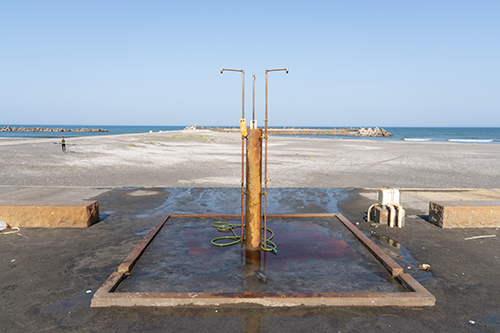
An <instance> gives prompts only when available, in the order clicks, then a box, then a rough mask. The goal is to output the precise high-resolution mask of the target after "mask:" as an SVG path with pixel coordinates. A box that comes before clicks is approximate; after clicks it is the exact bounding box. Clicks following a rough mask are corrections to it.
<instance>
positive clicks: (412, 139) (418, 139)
mask: <svg viewBox="0 0 500 333" xmlns="http://www.w3.org/2000/svg"><path fill="white" fill-rule="evenodd" d="M404 140H405V141H419V142H421V141H432V139H420V138H404Z"/></svg>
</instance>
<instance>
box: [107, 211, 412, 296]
mask: <svg viewBox="0 0 500 333" xmlns="http://www.w3.org/2000/svg"><path fill="white" fill-rule="evenodd" d="M212 222H214V220H208V219H207V220H204V219H187V218H171V219H170V220H169V221H168V225H165V226H164V227H163V229H162V230H161V231H160V232H159V234H158V235H157V236H156V238H155V240H154V241H153V242H152V244H150V245H149V246H148V248H147V249H146V251H145V253H144V254H143V256H142V257H141V258H140V259H139V261H138V263H137V264H136V266H135V267H134V269H133V270H132V273H131V274H130V275H129V276H128V277H127V279H125V280H124V281H123V282H122V283H121V284H120V285H119V286H118V289H117V291H118V292H146V291H149V292H241V291H250V292H394V291H404V289H403V288H402V287H401V286H400V285H399V284H397V283H395V281H394V279H393V278H392V277H391V276H390V275H389V274H388V273H387V271H386V269H385V268H384V267H383V266H382V265H381V264H380V263H379V262H378V261H376V259H374V257H373V256H372V255H371V253H370V252H369V251H368V250H366V248H365V247H364V246H363V245H361V244H360V243H359V242H358V241H357V240H356V239H355V238H354V236H353V235H352V234H351V233H350V232H349V231H348V230H347V229H346V228H345V227H344V226H343V225H342V224H341V223H340V221H338V220H337V219H336V218H334V219H330V220H327V219H321V218H310V219H300V220H298V219H273V220H269V221H268V226H269V228H271V229H273V231H274V232H275V238H274V239H273V241H274V242H275V243H276V244H277V249H278V252H277V255H274V254H271V253H265V252H261V251H257V252H256V253H257V256H256V257H255V256H252V255H248V254H247V253H246V252H245V251H241V250H240V245H239V244H237V245H234V246H229V247H215V246H213V245H212V244H211V240H212V239H213V238H215V237H219V236H221V235H226V234H221V233H219V232H217V230H216V229H215V228H212V227H211V226H210V224H211V223H212ZM226 222H230V223H238V221H226ZM237 233H239V230H237ZM251 253H254V254H255V252H251ZM259 269H260V270H262V271H264V272H265V275H266V276H267V278H268V280H267V283H263V282H262V281H260V280H259V279H258V277H257V276H256V275H255V274H254V272H255V271H256V270H259Z"/></svg>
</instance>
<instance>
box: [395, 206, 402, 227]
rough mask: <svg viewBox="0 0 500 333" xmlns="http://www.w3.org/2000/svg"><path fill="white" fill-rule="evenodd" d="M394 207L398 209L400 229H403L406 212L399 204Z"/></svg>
mask: <svg viewBox="0 0 500 333" xmlns="http://www.w3.org/2000/svg"><path fill="white" fill-rule="evenodd" d="M394 206H395V207H396V208H397V209H398V228H402V227H403V212H404V209H403V206H401V205H399V204H394Z"/></svg>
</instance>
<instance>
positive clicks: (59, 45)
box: [0, 0, 500, 127]
mask: <svg viewBox="0 0 500 333" xmlns="http://www.w3.org/2000/svg"><path fill="white" fill-rule="evenodd" d="M221 67H229V68H241V69H244V70H245V76H246V82H245V86H246V89H245V102H246V103H245V111H246V114H247V115H251V110H252V80H251V77H252V73H255V74H256V77H257V80H256V113H257V117H256V118H257V119H258V122H259V125H261V124H262V119H263V118H264V97H265V85H264V83H265V75H264V72H265V70H266V69H268V68H277V67H288V68H289V69H290V73H289V74H288V75H287V74H285V73H284V72H274V73H270V74H269V124H270V125H286V126H290V125H295V126H382V127H390V126H492V127H500V1H498V0H491V1H488V0H482V1H472V0H471V1H459V0H450V1H400V0H398V1H373V0H370V1H360V0H357V1H348V0H344V1H334V0H328V1H290V0H288V1H273V0H267V1H255V0H252V1H123V0H121V1H101V0H100V1H90V0H87V1H67V0H64V1H62V0H61V1H42V0H38V1H23V0H19V1H2V2H1V4H0V124H12V125H13V124H68V125H190V124H193V123H196V124H198V125H234V126H238V120H239V118H240V117H241V74H240V73H235V72H227V73H224V74H222V75H221V74H220V68H221ZM248 118H249V117H247V119H248Z"/></svg>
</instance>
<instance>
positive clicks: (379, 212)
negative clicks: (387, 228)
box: [372, 206, 389, 224]
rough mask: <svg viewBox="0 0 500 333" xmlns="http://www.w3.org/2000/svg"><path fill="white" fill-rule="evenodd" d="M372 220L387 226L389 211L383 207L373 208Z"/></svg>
mask: <svg viewBox="0 0 500 333" xmlns="http://www.w3.org/2000/svg"><path fill="white" fill-rule="evenodd" d="M372 220H373V221H374V222H376V223H380V224H389V210H388V209H387V208H385V207H384V208H382V207H379V206H376V207H374V210H373V219H372Z"/></svg>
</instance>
